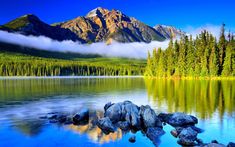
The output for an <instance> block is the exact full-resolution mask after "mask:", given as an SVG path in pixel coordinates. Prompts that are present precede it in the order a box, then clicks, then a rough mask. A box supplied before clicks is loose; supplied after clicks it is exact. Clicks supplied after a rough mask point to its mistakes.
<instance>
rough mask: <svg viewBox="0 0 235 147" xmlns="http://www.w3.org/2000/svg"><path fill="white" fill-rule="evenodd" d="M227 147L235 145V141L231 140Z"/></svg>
mask: <svg viewBox="0 0 235 147" xmlns="http://www.w3.org/2000/svg"><path fill="white" fill-rule="evenodd" d="M227 147H235V143H234V142H229V143H228V145H227Z"/></svg>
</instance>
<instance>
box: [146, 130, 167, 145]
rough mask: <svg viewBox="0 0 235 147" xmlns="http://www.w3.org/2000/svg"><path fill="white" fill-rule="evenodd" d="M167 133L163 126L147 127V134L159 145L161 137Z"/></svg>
mask: <svg viewBox="0 0 235 147" xmlns="http://www.w3.org/2000/svg"><path fill="white" fill-rule="evenodd" d="M163 134H165V131H164V130H163V129H162V128H158V127H154V128H153V127H152V128H147V131H146V136H147V137H148V138H149V139H150V140H151V141H152V142H153V144H154V145H156V146H157V145H158V143H159V142H160V139H159V138H160V137H161V136H162V135H163Z"/></svg>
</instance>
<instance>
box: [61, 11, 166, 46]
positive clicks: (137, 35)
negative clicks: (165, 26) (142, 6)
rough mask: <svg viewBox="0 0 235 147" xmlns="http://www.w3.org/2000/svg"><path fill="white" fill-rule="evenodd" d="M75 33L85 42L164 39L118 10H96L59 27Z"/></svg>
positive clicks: (152, 29)
mask: <svg viewBox="0 0 235 147" xmlns="http://www.w3.org/2000/svg"><path fill="white" fill-rule="evenodd" d="M59 26H60V27H61V28H67V29H70V30H71V31H73V32H74V33H76V34H77V35H78V36H79V37H80V38H82V39H84V40H86V41H87V42H99V41H108V42H111V41H112V40H116V41H118V42H150V41H152V40H158V41H163V40H165V39H166V38H165V37H164V36H163V35H162V34H161V33H159V32H158V31H156V30H155V29H154V28H152V27H150V26H148V25H145V24H144V23H142V22H140V21H138V20H137V19H135V18H133V17H128V16H126V15H125V14H123V13H122V12H120V11H118V10H111V11H109V10H107V9H104V8H100V7H98V8H96V9H94V10H92V11H90V12H89V13H88V14H87V15H86V16H84V17H77V18H75V19H73V20H70V21H67V22H65V23H62V24H60V25H59Z"/></svg>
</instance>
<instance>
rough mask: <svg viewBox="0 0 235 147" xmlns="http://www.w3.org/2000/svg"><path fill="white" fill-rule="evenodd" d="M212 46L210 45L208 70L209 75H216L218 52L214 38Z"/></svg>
mask: <svg viewBox="0 0 235 147" xmlns="http://www.w3.org/2000/svg"><path fill="white" fill-rule="evenodd" d="M213 43H214V46H213V47H212V50H211V54H210V59H209V71H210V76H217V75H218V72H219V54H218V48H217V46H216V40H214V42H213Z"/></svg>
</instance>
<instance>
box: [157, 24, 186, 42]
mask: <svg viewBox="0 0 235 147" xmlns="http://www.w3.org/2000/svg"><path fill="white" fill-rule="evenodd" d="M154 28H155V29H156V30H157V31H158V32H160V33H161V34H162V35H163V36H164V37H165V38H167V39H170V38H171V37H173V38H176V37H177V36H182V35H184V34H185V33H184V32H182V31H181V30H179V29H176V28H175V27H172V26H166V25H156V26H155V27H154Z"/></svg>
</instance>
